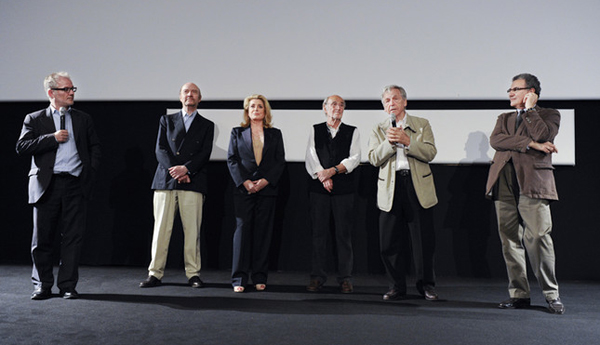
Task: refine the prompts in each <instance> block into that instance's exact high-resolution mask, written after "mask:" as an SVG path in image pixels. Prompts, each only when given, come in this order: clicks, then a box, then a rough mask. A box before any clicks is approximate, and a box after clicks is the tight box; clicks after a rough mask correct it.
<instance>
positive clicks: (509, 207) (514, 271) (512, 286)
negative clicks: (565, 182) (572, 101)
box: [486, 73, 565, 314]
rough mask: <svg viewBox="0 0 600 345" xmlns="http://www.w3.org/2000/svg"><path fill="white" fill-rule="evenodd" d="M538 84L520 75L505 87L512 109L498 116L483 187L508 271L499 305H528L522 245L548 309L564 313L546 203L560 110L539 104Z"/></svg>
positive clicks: (551, 189) (551, 193) (552, 193)
mask: <svg viewBox="0 0 600 345" xmlns="http://www.w3.org/2000/svg"><path fill="white" fill-rule="evenodd" d="M540 91H541V87H540V82H539V80H538V79H537V78H536V77H535V76H534V75H531V74H527V73H524V74H519V75H517V76H515V77H514V78H513V81H512V85H511V87H510V89H508V91H507V92H508V96H509V99H510V105H511V107H514V108H515V109H517V111H513V112H508V113H504V114H501V115H500V116H499V117H498V120H497V122H496V127H495V128H494V131H493V132H492V135H491V136H490V144H491V146H492V147H493V148H494V150H496V154H495V155H494V159H493V161H492V165H491V166H490V172H489V175H488V181H487V186H486V196H487V197H489V198H492V199H493V200H494V205H495V207H496V216H497V218H498V231H499V234H500V240H501V242H502V251H503V254H504V261H505V262H506V268H507V272H508V280H509V284H508V292H509V295H510V298H509V299H508V300H506V301H503V302H501V303H500V305H499V307H500V308H503V309H504V308H524V307H528V306H529V305H530V303H531V302H530V301H531V300H530V296H529V294H530V291H529V282H528V280H527V267H526V259H525V249H527V254H528V255H529V261H530V262H531V267H532V268H533V272H534V274H535V276H536V278H537V280H538V283H539V284H540V287H541V288H542V290H543V294H544V297H545V298H546V301H547V302H548V309H549V310H550V311H551V312H552V313H556V314H563V313H564V311H565V306H564V305H563V303H562V302H561V300H560V297H559V294H558V283H557V281H556V274H555V271H554V262H555V258H554V245H553V243H552V238H551V237H550V233H551V232H552V217H551V215H550V202H551V201H553V200H558V194H557V192H556V185H555V183H554V173H553V169H554V168H553V167H552V153H554V152H558V151H557V148H556V146H555V145H554V143H553V142H554V138H555V137H556V135H557V134H558V128H559V126H560V113H559V112H558V111H557V110H555V109H547V108H540V107H538V106H537V100H538V97H539V95H540Z"/></svg>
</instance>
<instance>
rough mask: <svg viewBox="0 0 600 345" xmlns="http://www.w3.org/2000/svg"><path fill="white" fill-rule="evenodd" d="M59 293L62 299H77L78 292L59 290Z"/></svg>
mask: <svg viewBox="0 0 600 345" xmlns="http://www.w3.org/2000/svg"><path fill="white" fill-rule="evenodd" d="M60 294H61V295H62V298H64V299H78V298H79V293H77V291H75V290H68V291H61V292H60Z"/></svg>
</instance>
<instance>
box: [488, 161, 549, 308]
mask: <svg viewBox="0 0 600 345" xmlns="http://www.w3.org/2000/svg"><path fill="white" fill-rule="evenodd" d="M497 183H498V189H497V190H498V195H497V196H496V198H495V199H496V200H495V202H494V204H495V207H496V216H497V219H498V232H499V235H500V240H501V242H502V253H503V255H504V261H505V262H506V270H507V273H508V292H509V294H510V297H512V298H529V297H530V289H529V282H528V280H527V266H526V265H527V262H526V258H525V251H527V255H528V256H529V261H530V263H531V267H532V269H533V273H534V274H535V277H536V278H537V281H538V284H539V285H540V288H541V289H542V292H543V294H544V297H545V298H546V300H553V299H556V298H558V296H559V295H558V283H557V281H556V274H555V257H554V244H553V242H552V237H550V233H551V232H552V216H551V214H550V204H549V201H548V200H544V199H532V198H529V197H527V196H525V195H520V194H519V185H518V182H517V179H516V176H515V171H514V167H513V165H512V164H511V163H509V164H506V166H505V167H504V169H503V170H502V172H501V173H500V176H499V178H498V182H497Z"/></svg>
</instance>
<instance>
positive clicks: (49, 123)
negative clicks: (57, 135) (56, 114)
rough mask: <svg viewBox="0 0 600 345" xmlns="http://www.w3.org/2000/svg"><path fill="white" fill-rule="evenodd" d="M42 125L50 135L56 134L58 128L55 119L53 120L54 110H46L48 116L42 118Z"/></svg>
mask: <svg viewBox="0 0 600 345" xmlns="http://www.w3.org/2000/svg"><path fill="white" fill-rule="evenodd" d="M41 122H42V125H43V126H44V128H45V129H47V130H48V133H54V132H56V126H55V125H54V119H53V118H52V108H50V107H48V108H46V116H44V118H42V121H41Z"/></svg>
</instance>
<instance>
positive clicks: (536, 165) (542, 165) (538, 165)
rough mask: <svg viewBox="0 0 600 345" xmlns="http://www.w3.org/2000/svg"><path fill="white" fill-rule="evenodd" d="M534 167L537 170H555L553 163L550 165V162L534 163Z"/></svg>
mask: <svg viewBox="0 0 600 345" xmlns="http://www.w3.org/2000/svg"><path fill="white" fill-rule="evenodd" d="M533 167H534V168H535V169H550V170H554V167H553V166H552V163H548V162H533Z"/></svg>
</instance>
